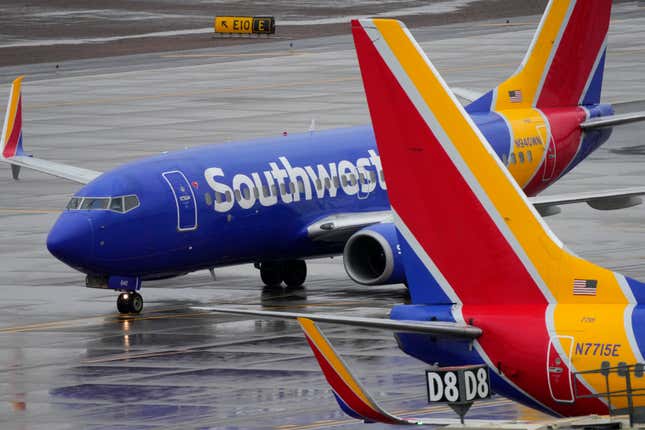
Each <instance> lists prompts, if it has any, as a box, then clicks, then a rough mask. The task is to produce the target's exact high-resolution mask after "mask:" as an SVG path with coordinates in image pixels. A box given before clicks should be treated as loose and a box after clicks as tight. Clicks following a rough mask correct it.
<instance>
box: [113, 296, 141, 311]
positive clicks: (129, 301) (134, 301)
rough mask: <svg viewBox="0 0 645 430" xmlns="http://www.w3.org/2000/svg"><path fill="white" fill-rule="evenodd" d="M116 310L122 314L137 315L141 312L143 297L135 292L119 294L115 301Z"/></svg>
mask: <svg viewBox="0 0 645 430" xmlns="http://www.w3.org/2000/svg"><path fill="white" fill-rule="evenodd" d="M116 308H117V309H118V311H119V312H121V313H122V314H129V313H132V314H138V313H141V311H142V310H143V297H142V296H141V294H139V293H137V292H136V291H132V292H130V291H128V292H125V293H121V294H119V297H118V298H117V299H116Z"/></svg>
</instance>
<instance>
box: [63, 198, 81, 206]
mask: <svg viewBox="0 0 645 430" xmlns="http://www.w3.org/2000/svg"><path fill="white" fill-rule="evenodd" d="M81 200H83V199H82V198H80V197H72V198H71V199H70V200H69V203H67V206H65V208H66V209H78V208H79V207H80V206H81Z"/></svg>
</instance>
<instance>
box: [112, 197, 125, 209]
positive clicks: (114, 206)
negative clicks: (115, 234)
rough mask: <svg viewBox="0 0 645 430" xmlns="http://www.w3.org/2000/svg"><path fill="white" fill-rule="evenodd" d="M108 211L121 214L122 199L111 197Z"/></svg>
mask: <svg viewBox="0 0 645 430" xmlns="http://www.w3.org/2000/svg"><path fill="white" fill-rule="evenodd" d="M110 210H111V211H114V212H119V213H123V197H112V200H111V201H110Z"/></svg>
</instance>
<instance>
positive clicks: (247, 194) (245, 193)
mask: <svg viewBox="0 0 645 430" xmlns="http://www.w3.org/2000/svg"><path fill="white" fill-rule="evenodd" d="M242 196H244V200H248V199H250V198H251V190H250V189H249V188H244V191H242Z"/></svg>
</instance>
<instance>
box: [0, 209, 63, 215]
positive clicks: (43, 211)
mask: <svg viewBox="0 0 645 430" xmlns="http://www.w3.org/2000/svg"><path fill="white" fill-rule="evenodd" d="M61 212H62V210H60V209H23V208H0V213H18V214H57V213H61Z"/></svg>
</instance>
